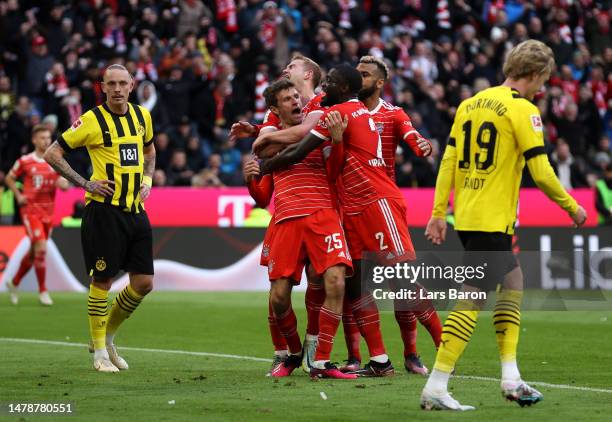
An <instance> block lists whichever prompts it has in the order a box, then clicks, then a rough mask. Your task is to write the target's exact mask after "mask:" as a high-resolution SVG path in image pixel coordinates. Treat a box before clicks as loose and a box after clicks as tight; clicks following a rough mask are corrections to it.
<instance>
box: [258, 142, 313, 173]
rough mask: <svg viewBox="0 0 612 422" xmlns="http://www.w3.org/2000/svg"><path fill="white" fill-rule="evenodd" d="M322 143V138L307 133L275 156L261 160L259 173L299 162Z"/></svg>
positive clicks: (269, 171)
mask: <svg viewBox="0 0 612 422" xmlns="http://www.w3.org/2000/svg"><path fill="white" fill-rule="evenodd" d="M322 143H323V139H321V138H319V137H318V136H316V135H313V134H312V133H309V134H308V135H306V137H304V139H302V140H301V141H300V142H298V143H297V144H293V145H289V146H288V147H287V148H285V149H284V150H283V152H281V153H280V154H278V155H276V156H275V157H272V158H269V159H267V160H263V161H262V162H261V165H260V167H261V174H268V173H271V172H273V171H275V170H279V169H283V168H285V167H288V166H290V165H291V164H295V163H299V162H300V161H302V160H303V159H304V158H306V156H307V155H308V154H310V152H312V151H313V150H314V149H315V148H317V147H318V146H319V145H321V144H322Z"/></svg>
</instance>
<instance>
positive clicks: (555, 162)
mask: <svg viewBox="0 0 612 422" xmlns="http://www.w3.org/2000/svg"><path fill="white" fill-rule="evenodd" d="M551 164H552V166H553V169H554V170H555V173H556V174H557V176H558V177H559V180H560V181H561V184H562V185H563V187H564V188H565V189H574V188H582V187H586V186H587V183H586V179H585V176H584V169H583V168H582V167H581V165H580V164H579V163H578V162H576V161H575V160H574V157H573V156H572V153H571V152H570V147H569V145H568V144H567V142H565V140H564V139H563V138H559V139H558V140H557V148H556V149H555V152H553V154H552V157H551Z"/></svg>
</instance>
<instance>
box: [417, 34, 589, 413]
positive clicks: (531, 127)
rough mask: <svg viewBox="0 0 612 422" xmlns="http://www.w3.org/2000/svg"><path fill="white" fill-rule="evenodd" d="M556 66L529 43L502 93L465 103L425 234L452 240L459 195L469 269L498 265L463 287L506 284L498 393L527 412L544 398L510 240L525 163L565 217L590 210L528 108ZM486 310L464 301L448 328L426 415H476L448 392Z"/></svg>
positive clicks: (500, 309) (425, 396)
mask: <svg viewBox="0 0 612 422" xmlns="http://www.w3.org/2000/svg"><path fill="white" fill-rule="evenodd" d="M553 67H554V57H553V52H552V51H551V49H550V48H549V47H547V46H546V45H545V44H543V43H542V42H540V41H535V40H529V41H524V42H522V43H520V44H519V45H517V46H516V47H514V48H513V49H512V50H511V51H510V53H509V54H508V57H507V59H506V61H505V63H504V67H503V71H504V75H505V76H506V80H505V81H504V83H503V84H502V85H500V86H497V87H493V88H489V89H486V90H484V91H481V92H479V93H478V94H476V95H475V96H474V97H472V98H469V99H467V100H465V101H463V102H462V103H461V105H460V106H459V108H458V110H457V114H456V116H455V122H454V124H453V127H452V129H451V133H450V139H449V142H448V146H447V148H446V151H445V153H444V157H443V159H442V163H441V166H440V171H439V174H438V179H437V182H436V195H435V202H434V208H433V212H432V217H431V219H430V221H429V223H428V224H427V229H426V235H427V238H428V239H430V240H431V241H432V242H433V243H434V244H440V243H441V242H443V241H444V240H445V237H446V219H445V217H446V208H447V205H448V199H449V195H450V191H451V189H454V191H455V229H456V230H457V232H458V234H459V238H460V240H461V242H462V244H463V247H464V249H465V250H466V255H465V263H466V264H469V265H472V264H473V263H474V262H472V258H473V255H472V254H474V252H476V254H479V255H482V254H484V255H483V256H486V257H489V258H490V259H491V260H492V261H493V262H491V263H488V268H489V269H490V270H491V271H490V274H487V277H485V278H484V279H483V283H482V284H476V283H474V281H477V279H472V283H470V284H467V282H466V283H465V284H464V286H463V289H464V290H465V291H469V292H474V291H476V292H478V291H481V290H485V291H486V290H489V289H491V288H494V283H499V282H502V281H503V286H502V288H501V290H499V293H498V295H497V301H496V305H495V310H494V313H493V324H494V326H495V335H496V337H497V344H498V348H499V355H500V360H501V367H502V381H501V389H502V394H503V396H504V397H506V398H507V399H509V400H512V401H516V402H518V403H519V404H520V405H521V406H523V405H525V404H533V403H537V402H538V401H540V400H542V394H541V393H540V392H539V391H537V390H536V389H534V388H532V387H530V386H529V385H527V384H526V383H525V382H524V381H522V378H521V374H520V372H519V370H518V366H517V361H516V349H517V344H518V339H519V331H520V321H521V313H520V306H521V300H522V295H523V274H522V272H521V268H520V266H519V264H518V262H517V261H516V258H515V257H514V255H513V254H512V234H513V233H514V226H515V222H516V209H517V203H518V195H519V187H520V184H521V175H522V170H523V167H524V166H525V162H527V166H528V167H529V172H530V173H531V175H532V177H533V179H534V180H535V182H536V183H537V185H538V187H539V188H540V189H541V190H542V191H544V192H545V193H546V195H547V196H548V197H549V198H550V199H551V200H553V201H555V202H556V203H557V204H558V205H559V206H560V207H561V208H563V209H564V210H565V211H567V213H568V214H569V215H570V217H571V218H572V220H573V221H574V223H575V225H576V226H581V225H582V224H584V222H585V220H586V212H585V210H584V209H583V208H582V207H581V206H579V205H578V204H577V203H576V201H575V200H574V199H573V198H572V197H571V196H570V195H568V193H567V192H566V191H565V190H564V189H563V187H562V186H561V184H560V182H559V180H558V179H557V178H556V177H555V174H554V172H553V169H552V167H551V166H550V163H549V161H548V158H547V156H546V151H545V148H544V136H543V124H542V120H541V118H540V113H539V111H538V108H537V107H536V106H535V105H533V104H532V103H531V100H532V99H533V97H534V95H535V94H536V92H538V91H539V90H540V88H541V87H542V85H543V84H544V83H545V82H546V81H547V80H548V78H549V77H550V74H551V72H552V70H553ZM483 251H495V252H494V253H490V254H486V252H483ZM469 252H472V254H470V253H469ZM481 305H482V302H475V301H470V300H464V301H460V302H458V303H457V305H456V307H455V309H454V310H453V312H451V313H450V315H449V316H448V318H447V320H446V321H445V323H444V328H443V332H442V340H441V345H440V348H439V350H438V353H437V356H436V362H435V365H434V369H433V371H432V373H431V375H430V376H429V379H428V381H427V384H426V385H425V387H424V388H423V392H422V395H421V407H422V408H423V409H427V410H431V409H437V410H471V409H474V407H472V406H464V405H461V404H460V403H459V402H458V401H457V400H455V399H454V398H452V397H451V396H450V395H449V393H448V390H447V386H448V380H449V377H450V375H451V372H452V370H453V368H454V366H455V363H456V362H457V360H458V359H459V357H460V356H461V354H462V353H463V351H464V349H465V347H466V346H467V343H468V342H469V340H470V337H471V335H472V333H473V331H474V328H475V326H476V320H477V318H478V314H479V310H480V307H481Z"/></svg>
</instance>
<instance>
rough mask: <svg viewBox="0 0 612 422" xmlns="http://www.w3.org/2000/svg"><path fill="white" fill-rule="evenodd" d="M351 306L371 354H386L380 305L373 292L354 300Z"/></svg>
mask: <svg viewBox="0 0 612 422" xmlns="http://www.w3.org/2000/svg"><path fill="white" fill-rule="evenodd" d="M351 307H352V308H353V316H354V317H355V320H356V321H357V326H358V327H359V331H360V332H361V335H362V336H363V338H364V339H365V341H366V343H367V345H368V351H369V353H370V356H379V355H384V354H386V352H385V345H384V343H383V340H382V333H381V332H380V316H379V315H378V307H377V306H376V302H374V297H373V296H372V294H370V293H366V294H364V295H363V296H361V297H360V298H359V299H357V300H354V301H352V303H351Z"/></svg>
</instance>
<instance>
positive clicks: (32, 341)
mask: <svg viewBox="0 0 612 422" xmlns="http://www.w3.org/2000/svg"><path fill="white" fill-rule="evenodd" d="M0 341H7V342H10V343H29V344H51V345H54V346H67V347H83V348H85V347H88V345H87V344H84V343H69V342H67V341H51V340H35V339H28V338H9V337H0ZM120 349H121V350H133V351H135V352H152V353H168V354H175V355H190V356H210V357H215V358H226V359H241V360H254V361H257V362H270V359H264V358H256V357H253V356H239V355H226V354H223V353H208V352H190V351H189V350H169V349H145V348H142V347H124V346H121V347H120Z"/></svg>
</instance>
